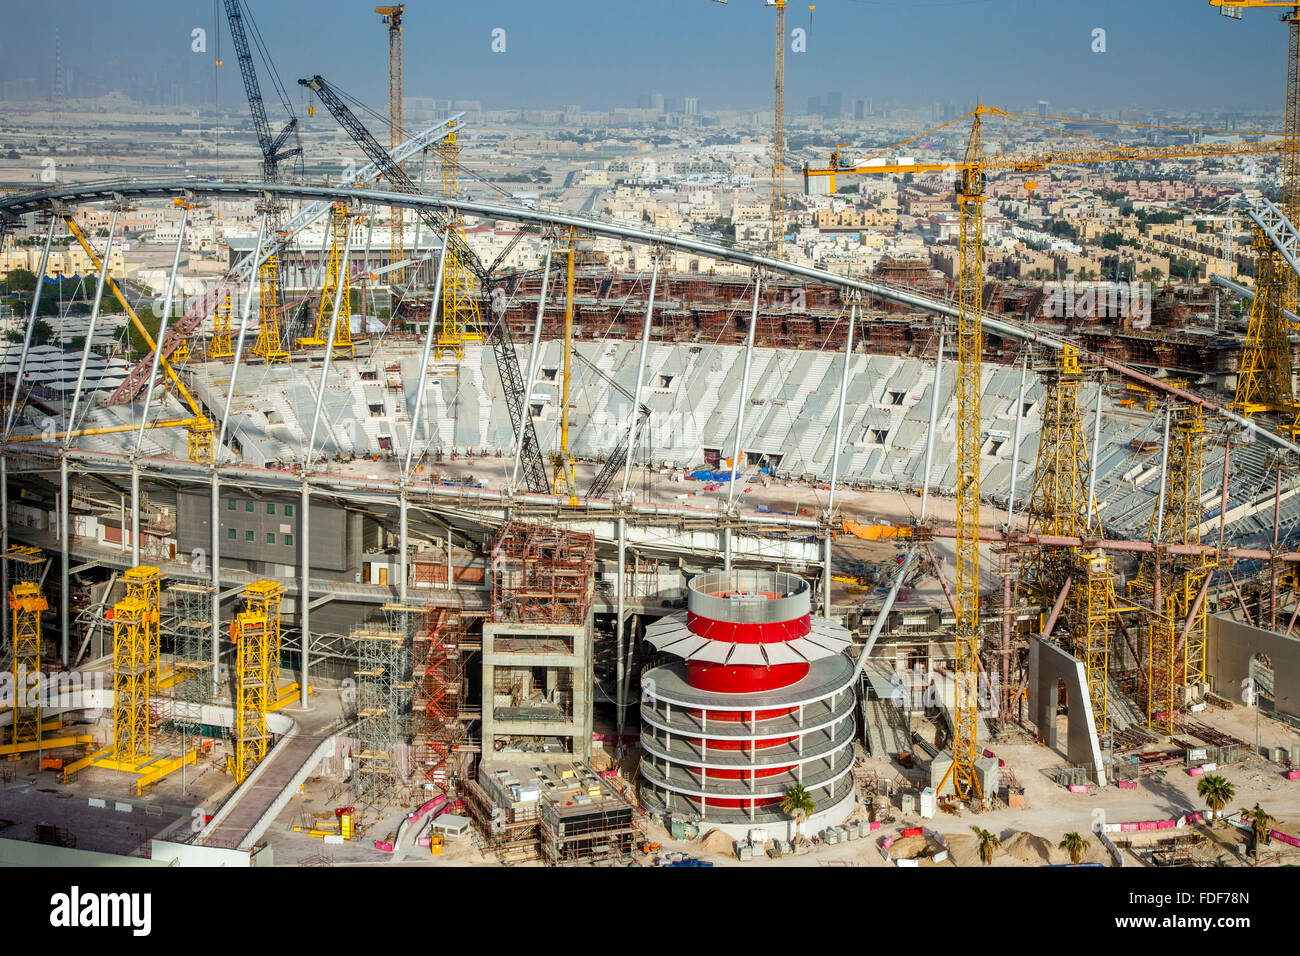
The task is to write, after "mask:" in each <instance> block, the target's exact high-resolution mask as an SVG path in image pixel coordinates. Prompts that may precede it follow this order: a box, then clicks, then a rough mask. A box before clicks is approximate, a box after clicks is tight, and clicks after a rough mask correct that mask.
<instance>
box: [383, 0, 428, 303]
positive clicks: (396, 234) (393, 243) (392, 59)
mask: <svg viewBox="0 0 1300 956" xmlns="http://www.w3.org/2000/svg"><path fill="white" fill-rule="evenodd" d="M405 9H406V6H405V5H404V4H400V3H399V4H395V5H393V6H387V7H375V13H377V14H379V15H380V16H381V17H383V22H384V23H385V24H386V25H387V26H388V146H389V149H395V148H396V147H397V145H398V144H399V143H401V142H402V125H403V124H402V12H403V11H404V10H405ZM404 212H405V210H403V209H402V207H401V206H394V207H393V208H392V209H391V210H390V212H389V215H390V217H391V218H390V220H389V222H390V226H389V254H390V256H391V258H390V259H389V260H388V261H389V262H390V263H394V262H401V261H402V260H403V259H405V258H406V229H405V221H404ZM414 254H416V255H418V254H419V250H418V249H417V250H415V253H414ZM405 275H406V270H405V269H397V270H395V272H394V274H393V277H392V279H391V280H389V281H390V282H392V283H393V284H394V285H401V284H402V282H403V280H404V278H405Z"/></svg>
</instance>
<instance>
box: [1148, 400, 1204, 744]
mask: <svg viewBox="0 0 1300 956" xmlns="http://www.w3.org/2000/svg"><path fill="white" fill-rule="evenodd" d="M1204 445H1205V419H1204V413H1203V411H1202V409H1201V407H1200V406H1199V405H1186V406H1183V407H1181V408H1179V409H1178V411H1177V414H1176V417H1175V419H1174V422H1173V426H1172V428H1171V429H1170V435H1169V459H1168V466H1167V472H1166V477H1165V503H1164V510H1163V512H1160V511H1158V510H1157V511H1153V513H1152V515H1151V535H1150V536H1151V540H1152V541H1153V542H1155V543H1156V544H1157V545H1171V544H1173V545H1199V544H1200V543H1201V520H1202V508H1201V492H1202V488H1201V471H1202V468H1203V466H1204ZM1214 565H1215V559H1214V557H1213V555H1208V554H1203V555H1176V556H1174V557H1173V558H1172V559H1171V561H1170V563H1169V566H1168V568H1164V567H1161V566H1160V564H1159V563H1158V562H1157V560H1156V559H1155V558H1154V557H1148V558H1145V559H1144V560H1143V561H1142V563H1141V565H1140V566H1139V568H1138V576H1137V580H1136V581H1134V582H1133V585H1132V588H1133V591H1134V592H1135V593H1136V594H1138V595H1140V596H1141V597H1142V598H1145V599H1147V603H1149V604H1150V605H1151V606H1152V607H1153V608H1155V611H1153V612H1152V613H1150V614H1149V615H1148V618H1149V620H1148V626H1147V628H1146V635H1147V688H1146V709H1147V726H1149V727H1151V728H1152V729H1155V730H1158V731H1160V732H1162V733H1166V734H1170V733H1173V732H1174V730H1175V727H1174V721H1175V719H1176V718H1177V716H1178V711H1179V709H1180V707H1181V706H1182V705H1183V703H1184V702H1185V700H1186V696H1185V694H1186V688H1187V687H1188V686H1190V685H1194V684H1198V683H1201V682H1203V681H1204V680H1205V679H1206V677H1205V641H1206V633H1207V625H1206V607H1205V602H1204V601H1202V602H1201V606H1200V608H1198V609H1197V613H1196V615H1195V616H1194V617H1192V608H1193V607H1195V606H1196V598H1197V597H1198V596H1199V595H1200V592H1201V586H1202V585H1203V584H1204V583H1205V578H1206V576H1207V575H1208V574H1209V573H1210V569H1211V568H1212V567H1214ZM1157 576H1158V577H1157ZM1157 588H1158V589H1159V591H1158V599H1157ZM1189 617H1192V624H1191V626H1190V627H1189V628H1188V629H1187V639H1186V641H1183V638H1182V632H1183V628H1184V627H1185V626H1186V623H1187V620H1188V618H1189ZM1180 645H1181V646H1180Z"/></svg>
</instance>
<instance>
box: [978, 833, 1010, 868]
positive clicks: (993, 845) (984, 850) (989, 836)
mask: <svg viewBox="0 0 1300 956" xmlns="http://www.w3.org/2000/svg"><path fill="white" fill-rule="evenodd" d="M971 829H972V830H974V831H975V836H976V837H977V838H978V839H979V841H980V848H979V849H980V862H981V863H983V864H984V865H985V866H988V865H989V864H990V863H992V862H993V852H994V851H995V850H996V849H997V848H998V847H1000V846H1001V845H1002V841H1001V840H999V839H998V838H997V836H996V835H995V834H993V833H990V832H989V831H988V830H982V829H980V828H979V827H971Z"/></svg>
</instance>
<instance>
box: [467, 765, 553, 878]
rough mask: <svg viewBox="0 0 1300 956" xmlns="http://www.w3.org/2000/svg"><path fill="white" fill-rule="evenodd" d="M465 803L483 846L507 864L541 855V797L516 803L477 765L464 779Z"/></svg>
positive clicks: (526, 860)
mask: <svg viewBox="0 0 1300 956" xmlns="http://www.w3.org/2000/svg"><path fill="white" fill-rule="evenodd" d="M465 805H466V806H467V807H469V812H470V818H471V819H472V820H473V821H474V824H475V826H476V827H477V829H478V831H479V837H480V839H481V840H482V842H483V846H484V848H485V849H486V850H487V851H488V852H490V853H492V854H493V855H494V856H495V857H496V858H497V860H498V861H500V862H501V863H504V864H506V865H510V864H513V863H526V862H528V861H530V860H536V859H539V858H540V857H541V837H540V833H539V829H540V822H541V821H540V817H541V801H539V800H532V801H528V802H526V803H516V802H514V801H512V800H511V799H510V795H509V793H508V792H507V791H506V790H504V789H503V787H502V785H501V784H499V783H497V781H496V780H493V779H492V777H491V776H489V775H487V774H484V773H483V770H482V768H481V767H480V769H479V778H478V779H477V780H468V781H466V782H465Z"/></svg>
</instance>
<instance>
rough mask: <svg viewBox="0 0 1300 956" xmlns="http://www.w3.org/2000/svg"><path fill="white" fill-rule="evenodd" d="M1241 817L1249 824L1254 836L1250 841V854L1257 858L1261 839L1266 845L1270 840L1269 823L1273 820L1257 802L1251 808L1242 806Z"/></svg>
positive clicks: (1271, 838)
mask: <svg viewBox="0 0 1300 956" xmlns="http://www.w3.org/2000/svg"><path fill="white" fill-rule="evenodd" d="M1241 818H1242V819H1243V820H1245V821H1246V822H1248V823H1249V824H1250V834H1251V836H1252V837H1254V839H1253V840H1252V841H1251V843H1252V846H1251V854H1252V855H1253V856H1254V857H1255V858H1256V859H1259V844H1260V842H1261V841H1262V842H1263V844H1264V845H1265V846H1268V845H1269V843H1271V842H1272V840H1273V837H1272V833H1271V830H1270V827H1269V824H1270V823H1274V822H1275V821H1274V819H1273V818H1272V817H1271V816H1269V814H1268V811H1267V810H1265V809H1264V808H1263V807H1261V806H1260V805H1259V804H1258V803H1257V804H1255V808H1254V809H1253V810H1247V809H1246V808H1245V807H1242V808H1241Z"/></svg>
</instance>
